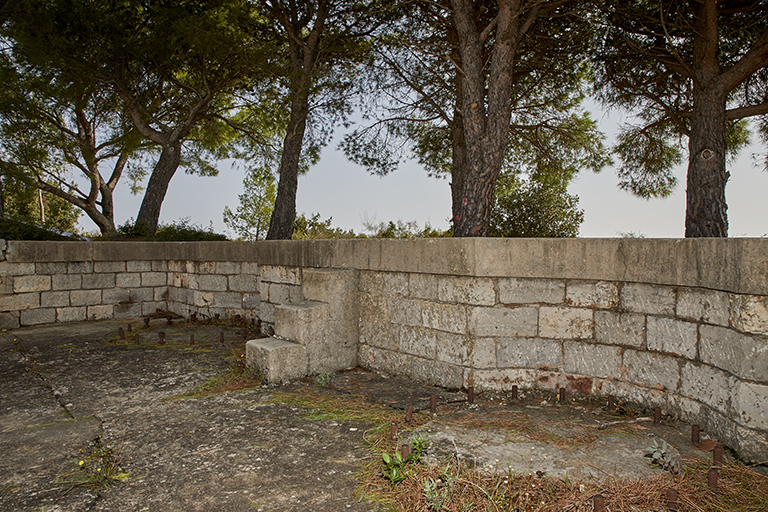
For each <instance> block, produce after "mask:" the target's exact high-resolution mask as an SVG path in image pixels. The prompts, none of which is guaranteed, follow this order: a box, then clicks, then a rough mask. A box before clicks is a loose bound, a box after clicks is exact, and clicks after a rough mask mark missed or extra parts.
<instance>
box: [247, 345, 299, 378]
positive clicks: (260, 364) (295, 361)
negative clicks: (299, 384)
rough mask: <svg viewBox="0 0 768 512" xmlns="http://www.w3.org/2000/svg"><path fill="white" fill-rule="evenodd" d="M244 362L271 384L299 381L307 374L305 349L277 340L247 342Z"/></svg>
mask: <svg viewBox="0 0 768 512" xmlns="http://www.w3.org/2000/svg"><path fill="white" fill-rule="evenodd" d="M245 361H246V364H247V365H248V367H249V368H251V369H254V370H256V371H258V372H260V373H261V374H262V375H264V378H265V379H266V380H267V382H269V383H271V384H281V383H285V382H288V381H290V380H292V379H300V378H302V377H306V376H307V374H308V366H307V353H306V349H305V348H304V347H302V346H301V345H299V344H298V343H292V342H290V341H286V340H281V339H277V338H260V339H255V340H249V341H247V342H246V343H245Z"/></svg>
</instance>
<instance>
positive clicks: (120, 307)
mask: <svg viewBox="0 0 768 512" xmlns="http://www.w3.org/2000/svg"><path fill="white" fill-rule="evenodd" d="M112 311H113V314H114V315H115V318H136V317H139V316H141V312H142V307H141V304H133V303H121V304H115V305H114V306H113V308H112ZM182 311H183V313H184V314H183V315H182V316H185V317H189V316H190V315H189V313H190V311H189V309H187V308H185V309H183V310H182ZM178 314H182V313H178ZM83 320H85V318H83Z"/></svg>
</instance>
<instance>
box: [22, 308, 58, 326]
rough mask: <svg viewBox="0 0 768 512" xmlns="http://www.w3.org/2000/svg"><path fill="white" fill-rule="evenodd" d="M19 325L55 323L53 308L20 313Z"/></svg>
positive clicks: (28, 310)
mask: <svg viewBox="0 0 768 512" xmlns="http://www.w3.org/2000/svg"><path fill="white" fill-rule="evenodd" d="M20 320H21V325H40V324H52V323H54V322H56V310H55V309H54V308H45V309H43V308H41V309H27V310H25V311H22V312H21V319H20Z"/></svg>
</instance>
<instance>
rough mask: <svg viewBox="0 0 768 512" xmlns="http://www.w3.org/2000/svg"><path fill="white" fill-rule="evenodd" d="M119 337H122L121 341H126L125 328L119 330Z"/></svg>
mask: <svg viewBox="0 0 768 512" xmlns="http://www.w3.org/2000/svg"><path fill="white" fill-rule="evenodd" d="M117 335H118V336H120V339H121V340H124V339H125V331H124V330H123V328H122V327H120V328H119V329H118V330H117Z"/></svg>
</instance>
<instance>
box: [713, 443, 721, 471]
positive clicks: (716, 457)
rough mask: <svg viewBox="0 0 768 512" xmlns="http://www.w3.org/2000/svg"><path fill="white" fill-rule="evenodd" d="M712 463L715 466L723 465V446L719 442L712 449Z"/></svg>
mask: <svg viewBox="0 0 768 512" xmlns="http://www.w3.org/2000/svg"><path fill="white" fill-rule="evenodd" d="M712 465H713V466H715V467H717V468H721V467H723V447H722V446H720V445H719V444H718V445H717V446H715V449H714V450H712Z"/></svg>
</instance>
